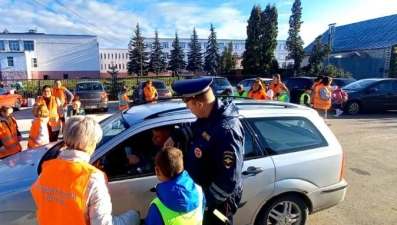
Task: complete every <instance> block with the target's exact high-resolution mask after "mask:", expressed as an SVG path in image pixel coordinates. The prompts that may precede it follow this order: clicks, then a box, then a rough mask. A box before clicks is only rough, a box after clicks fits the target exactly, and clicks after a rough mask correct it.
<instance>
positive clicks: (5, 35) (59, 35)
mask: <svg viewBox="0 0 397 225" xmlns="http://www.w3.org/2000/svg"><path fill="white" fill-rule="evenodd" d="M0 36H1V37H7V36H39V37H41V36H48V37H91V38H92V37H97V36H96V35H87V34H45V33H29V32H26V33H11V32H10V33H0Z"/></svg>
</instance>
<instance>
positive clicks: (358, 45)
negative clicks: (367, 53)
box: [305, 14, 397, 53]
mask: <svg viewBox="0 0 397 225" xmlns="http://www.w3.org/2000/svg"><path fill="white" fill-rule="evenodd" d="M328 34H329V30H327V31H325V32H324V33H323V34H322V41H323V43H328ZM313 43H314V41H313V42H312V43H310V44H309V45H308V46H307V47H306V48H305V52H306V53H310V52H311V50H312V48H313ZM395 44H397V14H395V15H390V16H385V17H380V18H375V19H370V20H365V21H361V22H357V23H352V24H347V25H343V26H337V27H335V33H334V42H333V51H332V52H333V53H338V52H348V51H358V50H368V49H379V48H386V47H390V46H392V45H395Z"/></svg>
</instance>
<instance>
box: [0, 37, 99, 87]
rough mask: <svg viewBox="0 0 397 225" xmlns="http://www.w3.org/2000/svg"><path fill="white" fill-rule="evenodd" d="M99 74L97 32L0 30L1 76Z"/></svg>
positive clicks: (13, 78) (21, 77)
mask: <svg viewBox="0 0 397 225" xmlns="http://www.w3.org/2000/svg"><path fill="white" fill-rule="evenodd" d="M77 77H99V47H98V41H97V37H96V36H91V35H56V34H44V33H36V31H35V30H30V31H29V32H27V33H0V79H1V80H3V81H7V80H17V79H21V80H22V79H68V78H77Z"/></svg>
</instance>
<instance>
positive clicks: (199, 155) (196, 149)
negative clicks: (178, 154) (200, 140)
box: [194, 148, 203, 158]
mask: <svg viewBox="0 0 397 225" xmlns="http://www.w3.org/2000/svg"><path fill="white" fill-rule="evenodd" d="M194 155H195V156H196V157H197V158H201V156H203V152H202V151H201V149H199V148H195V149H194Z"/></svg>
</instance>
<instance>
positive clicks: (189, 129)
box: [171, 120, 197, 142]
mask: <svg viewBox="0 0 397 225" xmlns="http://www.w3.org/2000/svg"><path fill="white" fill-rule="evenodd" d="M196 126H197V120H196V121H194V122H192V123H190V125H188V126H186V127H183V128H180V129H175V130H174V131H173V132H172V133H171V138H172V140H173V141H174V142H177V141H182V140H186V141H190V140H192V139H193V136H194V130H195V129H196Z"/></svg>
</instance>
